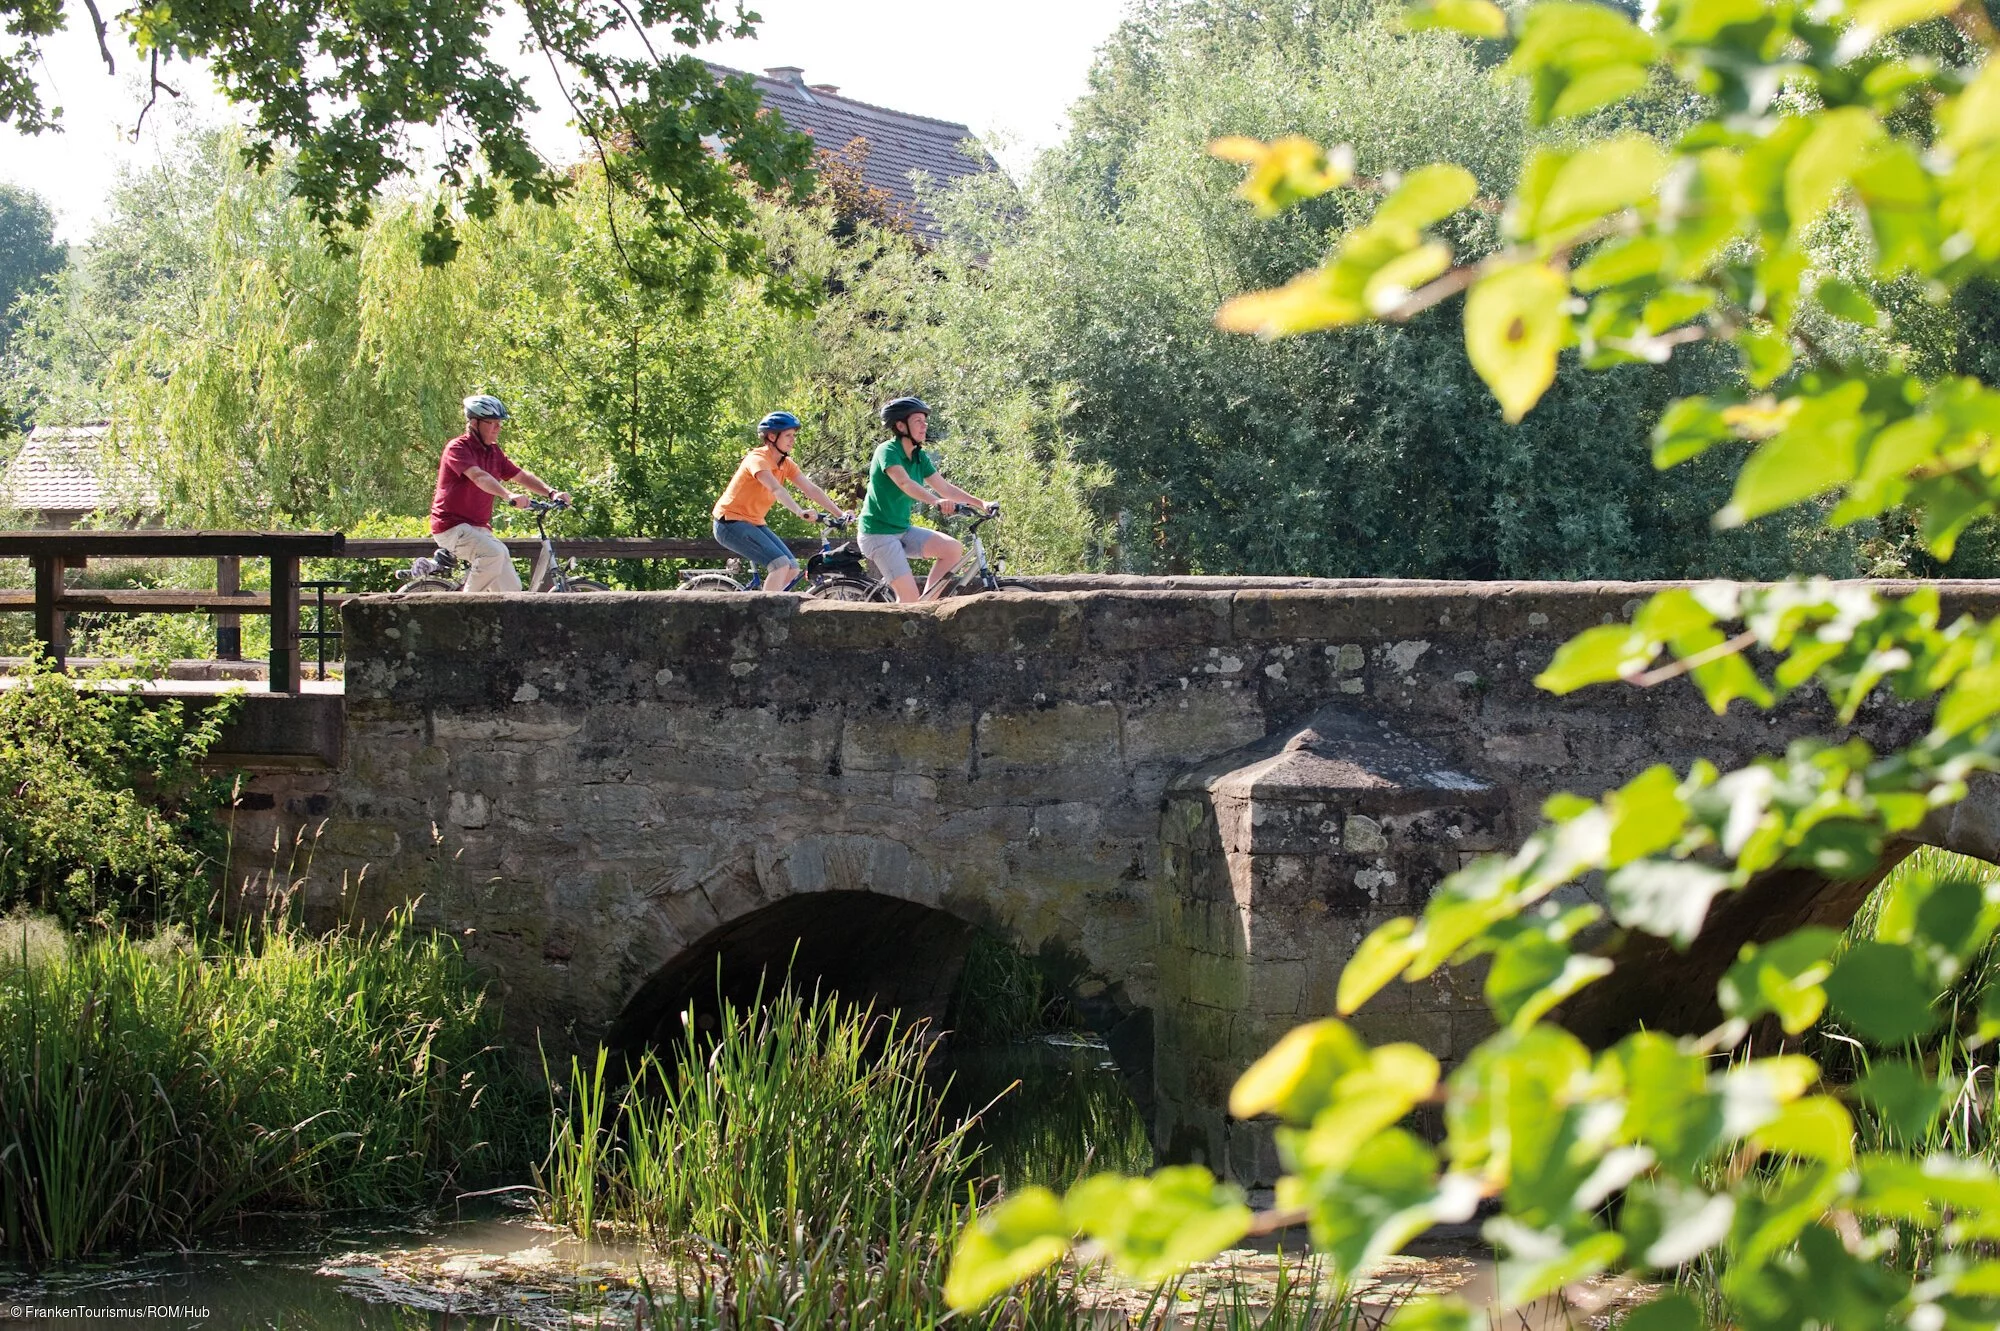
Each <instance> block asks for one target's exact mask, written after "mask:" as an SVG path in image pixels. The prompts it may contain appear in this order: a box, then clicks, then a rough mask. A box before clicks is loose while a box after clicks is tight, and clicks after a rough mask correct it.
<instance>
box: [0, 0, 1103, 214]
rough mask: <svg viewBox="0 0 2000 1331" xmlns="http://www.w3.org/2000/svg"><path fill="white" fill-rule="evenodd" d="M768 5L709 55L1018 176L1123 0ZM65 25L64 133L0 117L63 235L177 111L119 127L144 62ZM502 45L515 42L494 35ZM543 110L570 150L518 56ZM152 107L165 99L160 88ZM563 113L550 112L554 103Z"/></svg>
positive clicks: (10, 176) (200, 108)
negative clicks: (962, 129)
mask: <svg viewBox="0 0 2000 1331" xmlns="http://www.w3.org/2000/svg"><path fill="white" fill-rule="evenodd" d="M753 4H754V7H755V8H756V9H757V10H758V12H760V13H761V14H762V15H763V16H764V22H763V24H762V25H761V27H760V29H759V32H758V35H757V37H756V38H755V39H753V40H750V41H740V42H739V41H731V42H723V43H719V44H718V45H716V46H714V47H711V48H709V49H707V50H705V51H704V52H703V54H704V55H705V56H707V58H709V59H711V60H714V61H716V62H718V63H720V64H725V65H731V66H734V67H736V68H738V69H746V70H752V71H759V70H763V69H765V68H768V67H772V66H778V65H798V66H802V67H803V68H804V69H805V71H806V79H807V80H808V81H809V82H812V83H831V84H835V85H837V86H838V87H839V88H840V90H841V93H842V95H843V96H848V97H855V98H858V99H860V100H861V101H864V102H874V103H876V104H878V105H882V106H890V107H894V108H895V109H897V110H899V111H911V112H915V113H916V114H919V115H927V116H935V117H937V118H938V119H942V120H956V121H960V122H962V123H964V124H966V125H969V126H970V127H971V128H972V130H973V132H974V133H976V134H978V135H980V136H981V137H982V138H986V139H988V140H989V142H993V143H994V146H995V148H996V149H997V152H998V155H999V157H1000V160H1001V162H1002V163H1003V165H1005V166H1006V167H1007V168H1008V169H1009V170H1010V171H1013V172H1015V173H1016V174H1018V173H1020V172H1021V171H1022V170H1023V169H1024V168H1025V167H1026V166H1027V164H1028V163H1029V162H1031V161H1032V160H1033V158H1034V156H1035V154H1036V153H1037V152H1039V151H1040V150H1041V149H1043V148H1046V147H1049V146H1050V145H1051V144H1053V143H1055V142H1057V141H1058V140H1060V138H1061V137H1062V133H1063V130H1064V126H1065V114H1066V112H1067V110H1068V107H1069V105H1070V103H1071V102H1072V101H1074V100H1075V99H1076V98H1077V97H1078V96H1080V95H1081V94H1082V92H1083V90H1084V81H1085V76H1086V74H1087V73H1088V71H1089V69H1090V64H1091V60H1092V58H1093V57H1094V56H1095V54H1096V52H1097V49H1098V47H1099V46H1100V45H1102V43H1103V42H1104V40H1105V39H1106V38H1107V37H1109V36H1110V35H1111V32H1112V30H1113V29H1114V28H1115V27H1116V26H1117V24H1118V19H1119V15H1120V12H1121V9H1122V6H1123V0H1005V2H1004V3H1000V2H998V0H974V2H973V3H966V2H965V0H958V2H957V3H947V4H940V3H938V2H937V0H839V3H832V2H830V0H753ZM69 9H70V27H69V28H68V29H67V30H66V31H64V32H62V33H59V34H57V35H56V37H54V38H53V39H51V40H50V41H49V42H48V43H47V44H46V46H45V48H44V49H45V52H46V57H47V58H46V59H45V61H44V62H43V68H42V70H41V75H42V78H41V86H42V89H43V95H44V97H45V98H46V99H47V100H48V101H50V102H51V103H53V104H56V105H59V106H61V107H63V108H64V116H63V122H62V123H63V132H62V133H60V134H56V133H48V134H43V135H40V136H39V137H28V136H24V135H21V134H18V133H16V132H14V130H13V129H12V128H11V127H0V180H6V181H10V182H13V183H15V184H20V185H25V186H27V187H28V188H30V189H33V190H35V191H36V192H37V193H39V194H41V196H42V197H43V198H45V199H47V200H48V201H49V202H50V204H51V205H52V206H53V207H54V208H55V210H56V214H57V228H58V234H59V236H60V238H61V239H63V240H67V241H79V240H82V239H84V238H85V237H87V236H88V235H89V234H90V231H91V228H92V227H93V226H94V225H95V224H96V222H97V220H98V219H99V218H100V217H101V216H102V215H103V213H104V209H105V206H106V201H107V198H108V196H109V193H110V190H111V187H112V185H113V184H114V183H115V181H116V179H117V174H118V171H119V169H120V168H121V167H139V166H144V165H146V164H147V163H149V162H151V161H153V160H154V159H155V158H156V157H157V156H158V155H159V153H160V151H161V149H162V146H163V143H164V142H165V141H166V138H165V136H170V135H171V134H172V133H173V126H174V122H175V120H176V116H175V115H174V113H173V111H172V110H171V109H168V110H165V111H164V113H163V110H162V109H156V110H155V111H154V113H153V115H152V116H150V117H149V118H148V119H147V121H146V125H145V132H144V134H143V135H142V137H141V139H140V140H139V142H137V143H136V144H135V143H133V142H132V141H131V140H130V138H129V133H130V131H131V128H132V125H133V123H134V121H135V120H136V119H137V116H138V111H139V107H140V105H141V103H142V101H143V96H142V94H141V92H140V80H139V79H138V78H137V71H138V69H139V64H138V60H137V58H136V57H135V56H133V55H132V53H131V51H130V50H129V48H125V47H123V46H121V45H119V44H118V43H117V42H116V39H115V34H114V43H113V47H112V54H113V55H114V56H115V57H116V58H117V59H118V62H119V65H118V74H117V77H115V78H114V77H112V76H111V75H109V74H107V73H106V72H105V69H104V62H103V59H102V58H101V57H100V56H99V54H98V51H97V43H96V42H95V40H94V39H93V38H92V36H91V33H90V26H89V19H88V17H87V15H86V14H85V13H84V10H83V7H82V6H81V5H80V4H72V5H70V6H69ZM496 46H498V47H499V48H500V49H502V50H507V51H510V52H511V47H512V43H511V42H507V41H504V40H501V39H496ZM515 63H516V65H517V67H518V68H520V69H522V70H524V71H525V72H526V73H527V75H528V78H529V82H530V84H531V86H532V87H533V88H534V91H535V96H536V99H537V100H538V101H539V102H541V104H542V106H543V108H544V112H545V115H544V121H545V123H543V124H541V125H539V126H538V127H537V138H538V140H539V141H540V143H541V146H542V148H543V151H544V152H547V153H549V154H550V155H551V156H555V157H568V156H571V155H573V152H574V150H573V148H572V146H571V144H572V142H573V135H571V134H569V133H568V132H567V131H566V130H565V129H564V128H563V126H562V120H563V118H564V116H566V114H567V111H566V108H562V98H561V96H560V95H559V94H558V93H557V92H556V90H555V88H554V86H553V84H552V83H551V81H550V79H549V76H548V73H547V67H546V66H545V65H542V64H540V63H538V62H535V61H528V60H526V59H524V58H523V59H517V60H516V62H515ZM163 74H165V75H166V76H167V77H168V78H169V81H170V82H173V83H174V85H175V86H176V87H179V88H180V89H181V90H182V91H183V92H185V93H186V94H187V96H186V97H185V98H184V99H183V100H184V102H185V103H187V104H188V106H187V110H188V111H190V112H191V113H192V114H193V115H195V116H198V117H205V118H208V119H220V118H223V117H225V116H227V115H229V114H230V112H229V108H228V107H227V105H226V104H225V103H224V102H223V101H222V99H221V98H219V97H217V96H216V95H215V94H214V93H213V91H212V89H211V88H210V86H209V84H208V80H207V79H206V77H204V76H203V75H201V74H198V73H196V72H195V71H192V70H190V69H188V68H186V67H180V68H178V69H174V70H171V71H163ZM161 103H162V108H166V107H167V106H168V99H166V98H164V97H163V98H161ZM559 111H560V114H558V112H559Z"/></svg>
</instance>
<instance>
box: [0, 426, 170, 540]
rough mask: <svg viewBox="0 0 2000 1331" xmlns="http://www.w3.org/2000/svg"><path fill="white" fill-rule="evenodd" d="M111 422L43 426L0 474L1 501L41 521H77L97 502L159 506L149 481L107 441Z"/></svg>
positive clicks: (120, 507)
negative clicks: (32, 514) (116, 452)
mask: <svg viewBox="0 0 2000 1331" xmlns="http://www.w3.org/2000/svg"><path fill="white" fill-rule="evenodd" d="M110 433H111V427H110V426H109V425H106V424H103V423H98V424H94V425H78V426H69V427H64V428H55V427H47V426H45V427H43V428H41V429H38V430H36V431H35V432H34V433H33V434H30V435H29V436H28V441H27V442H26V443H25V444H23V445H21V451H20V452H18V453H16V454H15V455H14V459H13V461H11V462H9V463H8V464H7V470H6V472H5V474H4V475H0V504H5V505H6V506H7V507H9V508H16V509H26V510H27V511H29V512H30V513H34V514H36V515H38V517H39V518H40V519H41V520H43V521H45V522H50V521H53V522H64V523H69V522H75V521H76V520H77V519H78V518H81V517H83V516H84V515H85V514H88V513H95V512H96V511H97V510H99V509H100V508H102V509H107V510H110V511H112V512H122V513H127V514H132V513H139V512H144V511H146V510H149V509H153V508H156V507H158V503H159V500H158V496H157V494H156V493H155V492H154V489H153V487H152V485H151V483H150V482H149V481H148V480H147V479H146V477H145V476H144V475H143V474H142V473H141V472H140V470H139V469H138V468H137V467H135V466H133V465H132V464H131V463H130V462H129V461H125V460H123V459H120V458H118V457H116V456H114V455H111V454H110V453H109V451H108V450H107V449H106V447H105V443H106V437H107V436H108V435H109V434H110Z"/></svg>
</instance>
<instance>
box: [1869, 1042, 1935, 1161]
mask: <svg viewBox="0 0 2000 1331" xmlns="http://www.w3.org/2000/svg"><path fill="white" fill-rule="evenodd" d="M1854 1092H1855V1094H1856V1095H1858V1096H1860V1097H1861V1102H1862V1103H1863V1104H1865V1105H1867V1106H1868V1107H1869V1108H1870V1109H1872V1110H1874V1111H1875V1114H1876V1116H1877V1117H1878V1118H1880V1119H1881V1120H1882V1122H1883V1123H1884V1124H1886V1125H1887V1126H1888V1127H1889V1128H1890V1129H1892V1130H1893V1131H1894V1132H1895V1133H1896V1134H1897V1135H1898V1136H1900V1137H1901V1138H1902V1139H1903V1140H1904V1141H1907V1142H1921V1141H1923V1140H1924V1139H1925V1138H1926V1137H1927V1136H1928V1135H1929V1133H1930V1129H1931V1124H1933V1123H1935V1122H1937V1117H1938V1115H1939V1114H1941V1113H1943V1112H1944V1107H1945V1105H1946V1104H1948V1103H1949V1102H1950V1100H1951V1097H1952V1096H1953V1094H1955V1092H1956V1084H1955V1083H1954V1084H1950V1085H1947V1084H1944V1083H1941V1082H1940V1081H1939V1080H1938V1079H1937V1078H1935V1077H1933V1076H1931V1075H1930V1074H1929V1073H1927V1072H1925V1071H1924V1070H1923V1069H1922V1068H1920V1067H1918V1066H1917V1065H1915V1064H1913V1063H1907V1062H1905V1061H1903V1060H1902V1059H1900V1058H1884V1059H1877V1060H1875V1061H1874V1062H1873V1063H1871V1064H1869V1066H1868V1075H1867V1076H1865V1077H1863V1078H1862V1079H1861V1080H1860V1081H1859V1082H1858V1083H1856V1084H1855V1087H1854Z"/></svg>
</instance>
